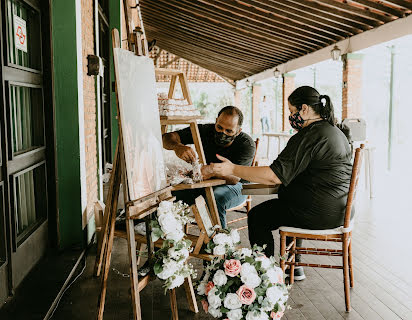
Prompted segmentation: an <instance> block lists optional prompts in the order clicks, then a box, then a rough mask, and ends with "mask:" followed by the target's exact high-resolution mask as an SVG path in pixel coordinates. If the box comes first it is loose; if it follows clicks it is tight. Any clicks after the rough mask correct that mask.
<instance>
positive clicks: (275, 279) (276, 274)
mask: <svg viewBox="0 0 412 320" xmlns="http://www.w3.org/2000/svg"><path fill="white" fill-rule="evenodd" d="M266 275H267V276H268V278H269V281H270V282H271V283H279V282H280V280H281V279H283V271H282V269H281V268H279V267H276V266H275V267H272V268H269V269H268V270H267V271H266Z"/></svg>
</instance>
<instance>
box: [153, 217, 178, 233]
mask: <svg viewBox="0 0 412 320" xmlns="http://www.w3.org/2000/svg"><path fill="white" fill-rule="evenodd" d="M157 220H158V221H159V224H160V227H161V228H162V231H163V232H164V233H172V232H175V231H176V230H178V229H179V227H180V229H181V228H182V226H181V224H180V223H179V222H178V221H177V219H176V218H175V216H174V215H173V213H165V214H162V215H160V216H159V217H158V219H157Z"/></svg>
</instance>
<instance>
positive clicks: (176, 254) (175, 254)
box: [167, 247, 189, 260]
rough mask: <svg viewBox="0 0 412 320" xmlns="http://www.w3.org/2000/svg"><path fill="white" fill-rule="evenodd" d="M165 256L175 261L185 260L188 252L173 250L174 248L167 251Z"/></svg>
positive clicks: (185, 250)
mask: <svg viewBox="0 0 412 320" xmlns="http://www.w3.org/2000/svg"><path fill="white" fill-rule="evenodd" d="M167 254H168V256H169V258H173V259H175V260H179V259H180V258H182V257H183V258H187V257H188V256H189V251H188V250H187V249H186V248H183V249H181V250H175V248H174V247H172V248H170V249H169V250H167Z"/></svg>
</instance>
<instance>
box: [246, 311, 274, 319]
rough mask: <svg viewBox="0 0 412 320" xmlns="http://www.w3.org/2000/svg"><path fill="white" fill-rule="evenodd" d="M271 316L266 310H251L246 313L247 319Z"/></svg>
mask: <svg viewBox="0 0 412 320" xmlns="http://www.w3.org/2000/svg"><path fill="white" fill-rule="evenodd" d="M267 319H269V316H268V315H267V314H266V313H265V312H260V311H249V312H248V313H247V315H246V320H267Z"/></svg>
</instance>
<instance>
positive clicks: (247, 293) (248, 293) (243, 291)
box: [236, 284, 256, 305]
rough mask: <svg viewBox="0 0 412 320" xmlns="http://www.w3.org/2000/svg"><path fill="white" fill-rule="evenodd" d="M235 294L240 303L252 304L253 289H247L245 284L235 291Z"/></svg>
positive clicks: (253, 299) (254, 294)
mask: <svg viewBox="0 0 412 320" xmlns="http://www.w3.org/2000/svg"><path fill="white" fill-rule="evenodd" d="M236 294H237V295H238V297H239V300H240V302H242V304H246V305H250V304H252V303H253V301H255V298H256V292H255V290H253V288H249V287H248V286H247V285H245V284H244V285H243V286H241V287H240V288H239V289H238V290H237V291H236Z"/></svg>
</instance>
